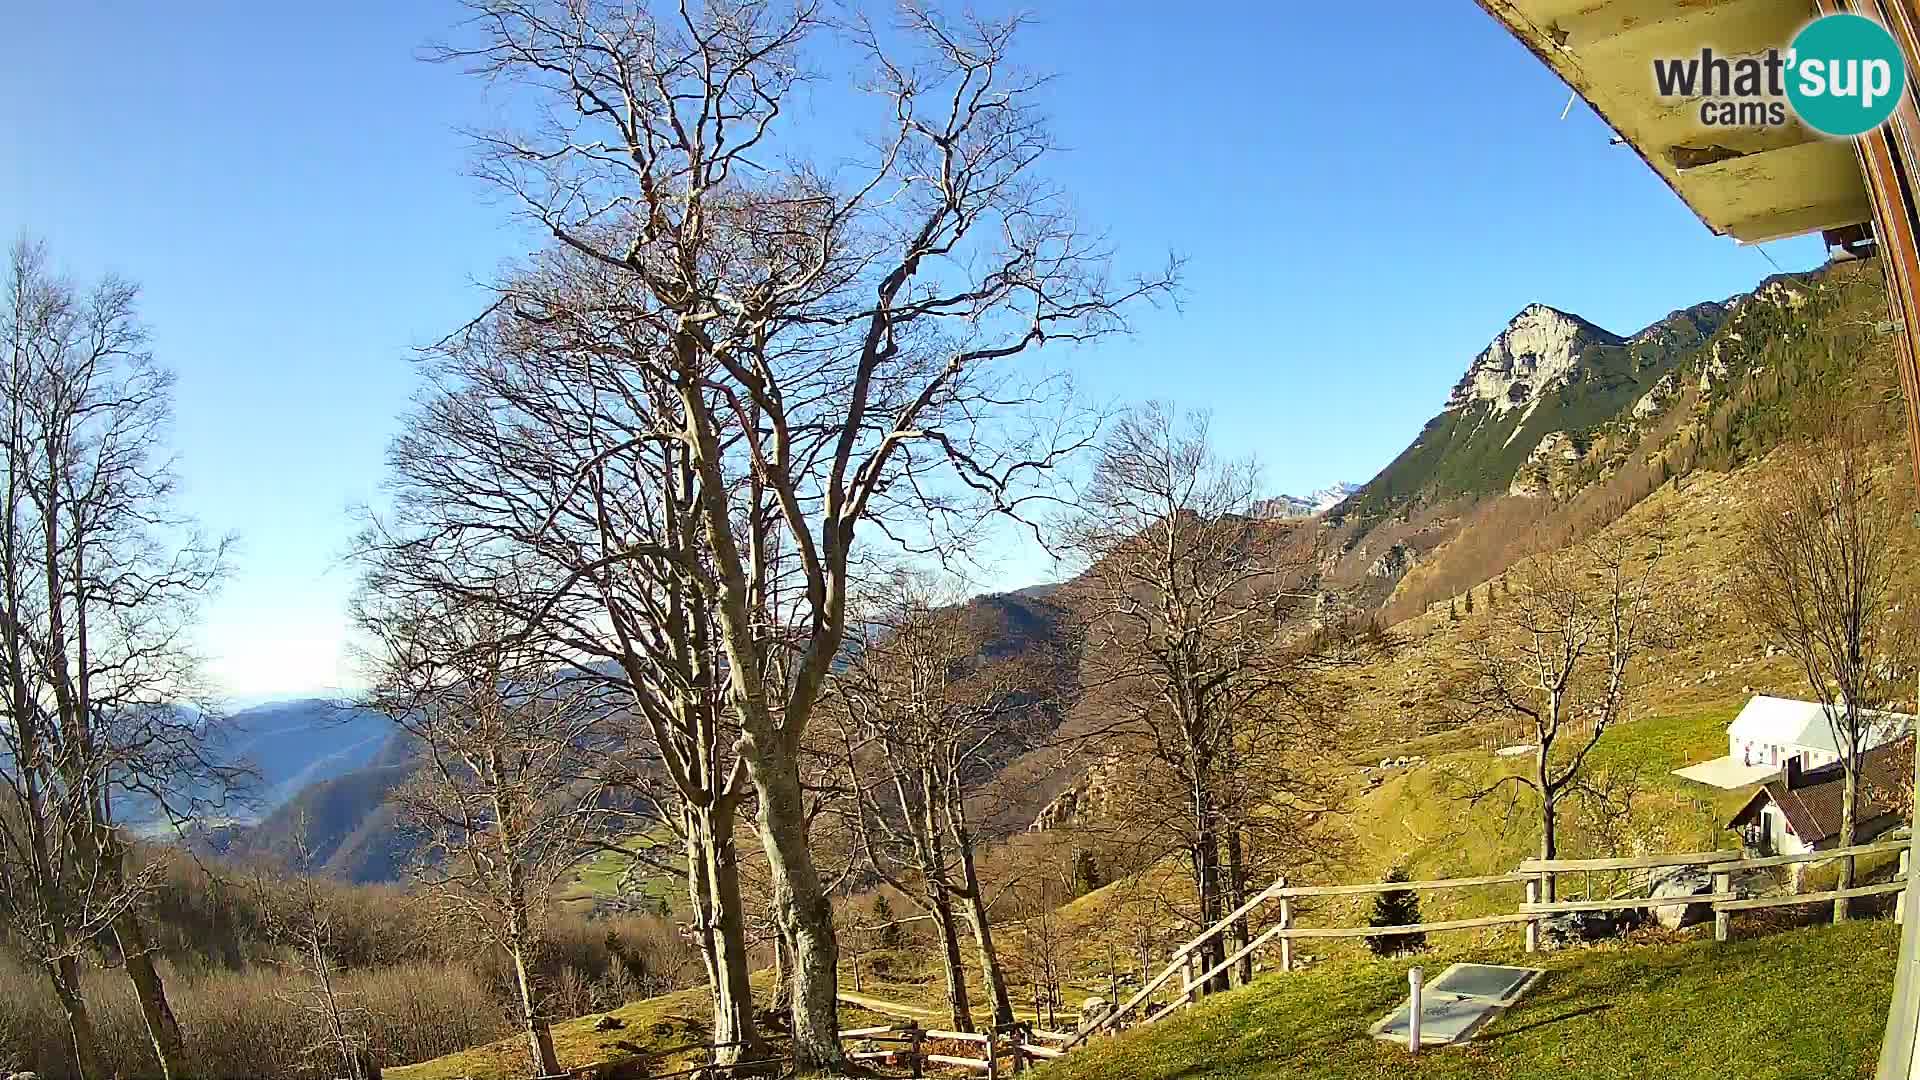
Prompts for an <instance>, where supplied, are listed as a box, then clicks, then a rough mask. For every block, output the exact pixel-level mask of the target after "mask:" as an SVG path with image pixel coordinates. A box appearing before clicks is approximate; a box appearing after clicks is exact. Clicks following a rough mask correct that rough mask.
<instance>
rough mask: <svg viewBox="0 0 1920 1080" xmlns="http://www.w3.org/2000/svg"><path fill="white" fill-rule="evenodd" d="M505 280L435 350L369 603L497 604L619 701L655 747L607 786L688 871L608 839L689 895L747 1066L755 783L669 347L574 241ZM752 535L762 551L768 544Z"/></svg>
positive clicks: (524, 633)
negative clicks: (745, 886)
mask: <svg viewBox="0 0 1920 1080" xmlns="http://www.w3.org/2000/svg"><path fill="white" fill-rule="evenodd" d="M497 288H498V291H499V294H500V297H501V302H500V304H499V305H498V306H497V307H496V308H495V310H494V311H493V312H492V313H490V314H489V315H488V316H487V317H485V318H482V319H480V320H478V321H476V322H475V323H474V324H472V325H471V326H468V327H466V328H465V329H463V330H462V331H461V332H460V333H458V334H455V335H453V336H451V337H449V338H448V339H447V340H445V341H443V342H441V343H440V344H439V345H438V346H437V347H436V348H435V349H434V350H432V353H431V355H430V357H429V360H430V366H429V373H430V383H429V386H428V390H427V392H426V393H425V394H424V395H422V398H421V402H420V406H419V408H418V409H417V410H416V411H415V413H414V414H413V415H412V416H411V417H409V419H408V421H407V425H406V428H405V430H404V431H403V433H402V434H401V436H400V437H399V438H398V439H396V440H395V442H394V444H393V447H392V449H391V451H390V453H389V455H388V456H389V463H390V479H389V483H388V489H389V491H390V492H391V494H392V503H393V509H392V511H391V514H390V515H389V516H388V517H387V518H386V519H384V520H380V521H376V522H375V523H373V525H372V526H371V527H370V528H369V530H368V531H367V533H366V535H365V538H364V546H365V550H366V552H367V553H368V556H369V559H368V578H367V589H368V591H369V592H370V593H376V594H380V595H386V596H399V595H431V596H439V597H444V598H456V599H457V600H458V602H460V603H463V604H468V605H472V606H474V607H476V608H478V607H484V608H486V609H487V610H489V611H491V612H493V613H494V615H495V616H496V617H497V618H499V619H501V620H502V621H503V622H505V623H510V624H512V625H514V626H515V627H516V628H517V631H516V632H517V633H519V634H520V635H521V637H522V640H523V641H525V642H528V643H534V642H543V643H546V644H547V645H548V646H550V647H551V655H550V657H549V659H550V660H551V661H552V662H553V663H555V664H563V665H567V666H569V667H571V668H573V669H574V671H575V672H576V674H577V675H578V676H579V677H581V678H585V679H590V680H594V681H597V682H600V683H602V684H603V685H605V686H606V687H607V689H608V690H609V692H611V693H614V694H616V695H617V696H618V697H619V698H620V700H621V701H622V702H623V703H624V705H625V710H624V715H623V717H622V718H621V722H622V723H623V725H624V726H625V727H626V728H627V729H628V731H629V735H630V736H631V738H632V740H633V741H635V742H643V743H646V744H648V745H650V746H651V747H653V748H654V751H655V753H654V755H653V756H652V757H651V758H650V760H649V761H648V762H647V767H646V771H644V772H635V773H633V774H630V775H626V776H618V777H616V776H612V775H608V776H607V777H606V779H607V780H609V781H617V782H618V783H619V784H621V786H623V787H625V788H626V789H627V791H628V793H629V795H630V796H631V797H632V799H633V801H634V802H635V803H636V804H637V805H638V806H641V807H650V808H651V810H652V815H651V817H652V821H651V822H649V823H647V824H646V825H644V826H643V825H639V824H638V823H636V829H637V831H645V830H646V829H647V828H651V827H652V824H653V823H664V824H666V825H668V826H670V827H671V828H672V830H673V832H674V833H675V834H676V835H677V836H678V838H679V839H680V841H681V845H682V847H683V850H684V859H683V865H682V866H680V867H667V866H662V865H661V864H660V861H659V860H658V858H657V857H656V856H655V855H654V853H652V852H650V851H643V850H641V849H640V848H639V847H637V846H636V845H634V844H632V843H630V842H616V841H617V839H618V838H617V837H614V836H608V837H603V838H602V839H601V843H602V844H603V846H606V847H609V848H618V849H620V850H622V851H623V852H624V853H625V854H627V855H628V856H629V857H630V858H632V859H633V860H634V861H635V865H645V866H650V867H654V868H656V869H664V870H667V871H668V872H670V873H674V874H676V875H677V876H680V877H682V878H684V879H685V880H686V881H687V884H688V896H689V899H690V902H691V908H690V911H691V914H692V918H693V923H694V927H695V932H696V935H697V938H698V941H699V943H700V945H701V952H702V955H703V957H704V959H705V962H706V964H707V968H708V975H709V983H710V986H711V987H712V988H713V1038H714V1041H715V1043H716V1044H718V1045H719V1051H718V1055H717V1059H718V1061H719V1062H720V1063H722V1064H726V1063H731V1062H732V1061H734V1060H736V1059H738V1058H740V1057H743V1056H745V1057H751V1056H753V1052H754V1048H755V1047H756V1046H757V1044H758V1041H759V1039H758V1035H757V1032H756V1031H755V1027H754V1019H753V999H752V991H751V987H750V986H749V984H748V981H747V941H746V928H745V916H744V913H743V911H742V900H741V884H740V853H739V849H738V847H737V845H736V843H735V839H734V833H735V822H736V819H737V817H738V815H739V813H740V810H741V807H742V806H743V805H744V804H745V800H746V799H747V798H748V796H749V795H750V794H751V786H750V785H749V784H748V782H747V778H746V773H745V767H744V763H743V761H742V759H741V758H740V756H739V755H738V753H737V752H736V750H735V744H736V742H737V741H738V738H739V725H738V724H737V723H736V722H735V721H734V719H733V718H732V715H731V709H730V703H729V700H728V698H727V692H726V687H727V678H726V663H727V661H726V657H725V656H724V654H723V653H722V650H721V642H720V636H719V633H718V630H717V628H716V622H717V610H716V605H717V603H718V601H719V596H718V591H717V589H716V587H715V584H714V583H715V573H714V571H713V568H712V552H711V550H710V548H709V545H708V544H707V542H706V535H705V532H704V529H703V527H702V521H701V516H700V510H699V507H698V505H697V500H698V496H699V490H700V488H699V482H698V480H697V478H696V477H695V475H694V473H693V469H692V462H691V458H690V456H689V454H688V453H687V451H686V448H685V446H684V444H683V443H681V442H680V441H678V440H677V439H675V438H674V437H673V436H672V435H671V431H672V430H673V429H674V428H675V427H678V426H681V425H682V418H681V416H680V413H681V406H680V404H679V399H678V397H677V396H676V395H675V394H674V393H673V392H672V388H671V386H669V385H667V384H666V383H664V382H663V381H662V380H661V379H660V378H659V377H658V372H657V371H656V369H655V368H654V367H653V366H652V359H653V357H654V356H655V354H657V351H658V349H659V344H658V341H657V336H656V335H655V334H654V333H653V331H652V328H651V326H650V325H649V324H647V323H646V322H644V321H638V320H636V319H635V318H634V316H633V312H634V311H635V310H636V308H637V307H638V306H640V304H641V303H642V301H640V300H638V299H636V298H635V296H634V289H633V287H632V285H631V283H629V282H627V281H626V280H625V279H624V278H623V277H622V276H621V275H618V274H614V273H612V272H610V271H609V270H608V269H607V268H606V267H605V266H603V265H601V264H599V263H597V262H594V261H593V260H590V259H587V258H585V257H583V256H581V255H579V254H578V253H574V252H571V251H569V250H565V249H562V250H559V251H555V252H549V253H547V254H545V255H543V256H541V257H540V258H539V259H538V260H536V261H535V263H534V264H533V265H532V266H529V267H527V268H524V269H523V270H521V271H519V272H517V273H515V274H513V275H510V276H508V277H506V278H504V279H503V280H502V281H501V282H500V283H499V284H498V286H497ZM761 501H762V503H763V504H765V503H766V499H765V497H764V496H761ZM770 509H771V508H770V506H765V507H763V513H762V514H761V515H758V516H757V518H756V520H760V519H763V518H764V515H765V512H766V511H769V510H770ZM753 527H754V528H755V529H756V530H757V531H756V533H755V534H754V535H753V537H751V538H749V540H748V543H749V544H751V545H755V546H758V545H759V544H763V543H765V529H764V527H761V526H757V525H756V526H753ZM776 585H777V582H769V588H768V595H769V596H770V597H771V596H777V595H778V593H777V589H776V588H775V587H774V586H776Z"/></svg>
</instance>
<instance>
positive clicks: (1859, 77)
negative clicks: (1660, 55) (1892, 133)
mask: <svg viewBox="0 0 1920 1080" xmlns="http://www.w3.org/2000/svg"><path fill="white" fill-rule="evenodd" d="M1653 80H1654V85H1655V87H1656V89H1658V90H1659V92H1660V96H1661V97H1665V98H1684V99H1690V100H1691V99H1698V100H1699V102H1700V112H1699V117H1700V123H1701V124H1702V125H1703V126H1705V127H1779V126H1781V125H1783V124H1785V123H1786V122H1787V110H1788V109H1789V108H1791V109H1792V110H1793V115H1794V116H1797V117H1799V119H1800V122H1801V123H1803V124H1805V125H1807V126H1808V127H1810V128H1812V129H1813V130H1815V131H1818V132H1820V133H1821V134H1824V135H1833V136H1838V137H1852V136H1856V135H1864V134H1866V133H1867V132H1869V131H1872V130H1873V129H1874V128H1877V127H1879V126H1880V125H1881V124H1884V123H1886V122H1887V118H1888V117H1890V116H1892V115H1893V110H1894V107H1895V106H1897V105H1898V104H1899V103H1900V95H1901V94H1902V93H1904V92H1905V91H1906V88H1907V65H1906V62H1905V61H1904V60H1903V59H1902V58H1901V55H1900V46H1899V44H1898V43H1897V42H1895V41H1894V39H1893V35H1892V34H1889V33H1888V32H1887V29H1886V27H1884V26H1881V25H1880V24H1879V23H1877V22H1874V21H1873V20H1872V19H1869V18H1866V17H1865V16H1862V15H1824V16H1821V17H1820V18H1818V19H1815V20H1813V21H1812V22H1810V23H1808V24H1807V25H1806V26H1805V27H1803V28H1801V30H1800V32H1799V33H1798V34H1796V35H1794V39H1793V43H1792V44H1791V45H1790V46H1788V48H1787V49H1786V51H1785V52H1782V51H1781V50H1779V49H1768V50H1767V51H1766V52H1764V53H1761V54H1759V55H1757V56H1722V55H1720V54H1718V53H1716V52H1714V51H1713V50H1712V49H1711V48H1703V49H1701V50H1700V55H1698V56H1687V57H1676V58H1671V59H1656V60H1654V62H1653Z"/></svg>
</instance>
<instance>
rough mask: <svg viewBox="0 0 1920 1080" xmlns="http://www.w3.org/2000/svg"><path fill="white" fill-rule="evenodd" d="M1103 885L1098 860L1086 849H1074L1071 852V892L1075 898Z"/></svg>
mask: <svg viewBox="0 0 1920 1080" xmlns="http://www.w3.org/2000/svg"><path fill="white" fill-rule="evenodd" d="M1103 884H1105V882H1104V881H1102V880H1101V878H1100V860H1098V859H1096V858H1094V856H1093V852H1092V851H1090V850H1088V849H1087V848H1075V849H1074V851H1073V891H1074V895H1076V896H1085V895H1087V894H1088V893H1090V892H1092V891H1093V890H1095V889H1097V888H1099V887H1100V886H1101V885H1103Z"/></svg>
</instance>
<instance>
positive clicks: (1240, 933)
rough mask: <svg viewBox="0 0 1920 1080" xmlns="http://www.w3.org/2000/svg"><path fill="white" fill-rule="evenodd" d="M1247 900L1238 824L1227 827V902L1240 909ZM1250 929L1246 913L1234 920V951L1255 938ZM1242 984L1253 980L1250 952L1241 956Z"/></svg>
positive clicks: (1244, 857)
mask: <svg viewBox="0 0 1920 1080" xmlns="http://www.w3.org/2000/svg"><path fill="white" fill-rule="evenodd" d="M1246 902H1247V854H1246V840H1245V838H1244V837H1243V836H1242V835H1241V830H1240V827H1239V826H1238V825H1231V826H1228V828H1227V903H1228V904H1229V905H1231V906H1232V908H1233V910H1235V911H1238V910H1240V908H1241V907H1242V906H1243V905H1245V904H1246ZM1249 933H1250V930H1249V928H1248V926H1247V917H1246V916H1245V915H1242V916H1240V917H1239V918H1237V919H1235V920H1233V931H1232V940H1233V951H1234V952H1239V951H1240V950H1241V949H1244V948H1246V947H1247V943H1248V942H1250V941H1252V940H1253V939H1252V938H1251V937H1249V936H1248V934H1249ZM1238 974H1239V980H1240V985H1241V986H1245V985H1247V984H1248V983H1250V982H1252V981H1253V954H1252V953H1251V952H1249V953H1248V954H1247V955H1245V956H1243V957H1241V958H1240V963H1239V971H1238Z"/></svg>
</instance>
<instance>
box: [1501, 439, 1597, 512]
mask: <svg viewBox="0 0 1920 1080" xmlns="http://www.w3.org/2000/svg"><path fill="white" fill-rule="evenodd" d="M1585 456H1586V449H1585V448H1584V447H1583V446H1581V445H1580V443H1579V442H1577V441H1576V440H1575V439H1574V438H1573V436H1571V435H1568V434H1567V433H1566V432H1564V431H1549V432H1547V433H1546V434H1545V435H1542V436H1541V437H1540V441H1539V443H1537V444H1536V445H1535V446H1534V448H1533V450H1532V452H1530V453H1528V454H1527V460H1526V462H1525V463H1523V464H1522V465H1521V466H1520V468H1519V469H1518V470H1516V471H1515V472H1514V474H1513V483H1511V484H1509V485H1508V486H1507V493H1508V494H1510V495H1519V496H1523V497H1526V498H1542V497H1546V496H1553V495H1558V494H1560V493H1561V492H1562V491H1564V490H1566V489H1567V487H1568V486H1569V483H1568V481H1569V479H1570V477H1571V476H1572V474H1573V471H1574V469H1575V468H1577V467H1578V466H1579V464H1580V462H1581V461H1582V460H1583V459H1584V458H1585Z"/></svg>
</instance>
